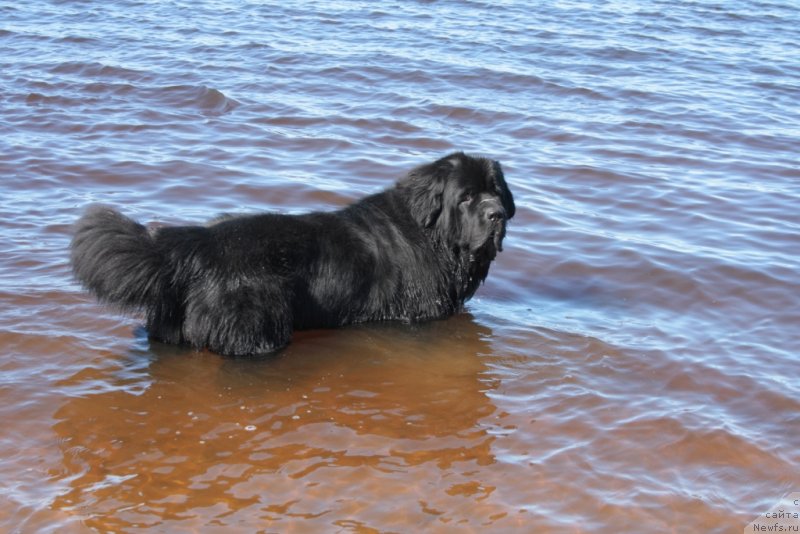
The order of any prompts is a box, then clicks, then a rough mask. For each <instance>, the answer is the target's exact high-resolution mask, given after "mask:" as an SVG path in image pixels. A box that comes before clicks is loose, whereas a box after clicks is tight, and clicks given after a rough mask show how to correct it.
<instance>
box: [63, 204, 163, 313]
mask: <svg viewBox="0 0 800 534" xmlns="http://www.w3.org/2000/svg"><path fill="white" fill-rule="evenodd" d="M70 248H71V254H70V260H71V262H72V271H73V273H74V274H75V277H76V278H77V279H78V280H79V281H80V282H81V283H82V284H83V286H84V287H85V288H87V289H88V290H89V291H91V292H92V293H93V294H94V295H95V296H96V297H97V298H98V299H99V300H100V301H101V302H104V303H107V304H112V305H114V306H116V307H119V308H121V309H123V310H130V311H134V310H142V309H146V308H148V307H151V306H153V305H154V304H156V302H157V299H158V295H159V294H160V290H161V287H160V286H161V284H162V283H163V280H165V274H166V273H165V271H166V261H165V258H164V256H163V255H162V253H161V252H160V251H159V248H158V247H156V243H155V240H154V239H153V237H152V236H151V235H150V233H149V232H148V230H147V228H145V227H144V226H142V225H141V224H139V223H137V222H135V221H133V220H131V219H129V218H127V217H125V216H124V215H122V214H121V213H119V212H118V211H115V210H113V209H111V208H109V207H106V206H92V207H90V208H89V209H88V210H87V211H86V213H85V214H84V215H83V217H81V218H80V219H79V220H78V222H77V223H76V224H75V234H74V236H73V238H72V244H71V247H70Z"/></svg>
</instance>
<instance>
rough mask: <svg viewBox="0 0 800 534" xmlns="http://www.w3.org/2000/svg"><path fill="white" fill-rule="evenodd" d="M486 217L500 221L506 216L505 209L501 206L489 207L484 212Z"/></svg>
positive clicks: (493, 220)
mask: <svg viewBox="0 0 800 534" xmlns="http://www.w3.org/2000/svg"><path fill="white" fill-rule="evenodd" d="M486 218H487V219H489V220H490V221H492V222H497V221H502V220H505V218H506V210H504V209H503V208H494V207H493V208H491V209H490V210H489V211H488V212H487V213H486Z"/></svg>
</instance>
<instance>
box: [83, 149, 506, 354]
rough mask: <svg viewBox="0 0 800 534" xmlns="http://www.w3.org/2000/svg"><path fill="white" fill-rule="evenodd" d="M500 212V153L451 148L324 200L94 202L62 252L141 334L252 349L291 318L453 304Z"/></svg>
mask: <svg viewBox="0 0 800 534" xmlns="http://www.w3.org/2000/svg"><path fill="white" fill-rule="evenodd" d="M513 216H514V199H513V197H512V195H511V192H510V191H509V189H508V186H507V185H506V182H505V179H504V177H503V172H502V170H501V168H500V164H499V163H498V162H496V161H492V160H489V159H484V158H474V157H471V156H467V155H465V154H463V153H460V152H458V153H454V154H450V155H449V156H446V157H444V158H442V159H440V160H438V161H436V162H434V163H431V164H428V165H423V166H420V167H418V168H416V169H414V170H412V171H411V172H410V173H408V174H407V175H406V176H405V177H404V178H403V179H401V180H400V181H399V182H398V183H397V184H395V186H394V187H392V188H391V189H388V190H386V191H384V192H382V193H378V194H375V195H372V196H369V197H366V198H364V199H362V200H360V201H358V202H356V203H354V204H352V205H350V206H348V207H346V208H344V209H341V210H339V211H334V212H324V213H320V212H317V213H308V214H305V215H276V214H268V213H266V214H258V215H247V216H225V217H223V218H221V219H217V220H215V221H213V222H212V223H211V224H209V225H207V226H181V227H165V228H158V229H156V230H148V229H147V228H145V227H144V226H142V225H140V224H138V223H136V222H134V221H132V220H131V219H128V218H127V217H125V216H123V215H121V214H120V213H119V212H117V211H114V210H113V209H111V208H107V207H102V206H95V207H92V208H90V209H89V210H88V211H87V212H86V214H85V215H84V216H83V217H82V218H81V219H80V220H79V221H78V222H77V225H76V228H75V236H74V238H73V240H72V256H71V260H72V267H73V271H74V273H75V276H76V277H77V278H78V280H80V281H81V282H82V283H83V285H84V286H85V287H86V288H88V289H89V290H90V291H91V292H92V293H94V294H95V295H96V296H97V297H98V299H99V300H101V301H103V302H106V303H110V304H113V305H115V306H117V307H119V308H121V309H122V310H127V311H137V310H138V311H144V313H145V314H146V317H147V329H148V331H149V334H150V336H151V337H153V338H155V339H157V340H160V341H163V342H167V343H188V344H190V345H192V346H193V347H196V348H204V347H207V348H209V349H211V350H213V351H215V352H219V353H222V354H226V355H247V354H259V353H267V352H271V351H274V350H276V349H279V348H281V347H283V346H285V345H286V344H288V343H289V340H290V338H291V335H292V330H293V329H305V328H324V327H334V326H340V325H345V324H349V323H359V322H364V321H385V320H401V321H408V322H413V321H424V320H428V319H437V318H442V317H446V316H448V315H451V314H453V313H455V312H457V311H459V310H460V309H461V308H462V306H463V304H464V302H465V301H466V300H468V299H469V298H470V297H472V295H473V294H474V293H475V290H476V289H477V288H478V285H479V284H480V283H481V282H482V281H483V280H484V279H485V278H486V275H487V274H488V272H489V264H490V263H491V262H492V260H493V259H494V258H495V255H496V254H497V252H498V251H500V250H502V246H501V245H502V241H503V237H504V236H505V232H506V221H507V220H508V219H510V218H511V217H513Z"/></svg>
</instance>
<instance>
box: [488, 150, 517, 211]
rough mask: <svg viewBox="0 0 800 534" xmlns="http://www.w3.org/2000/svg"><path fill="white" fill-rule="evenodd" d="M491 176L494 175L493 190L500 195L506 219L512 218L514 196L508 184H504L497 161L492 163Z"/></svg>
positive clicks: (514, 208)
mask: <svg viewBox="0 0 800 534" xmlns="http://www.w3.org/2000/svg"><path fill="white" fill-rule="evenodd" d="M492 174H493V175H494V176H493V178H494V184H495V188H496V189H497V193H498V194H499V195H500V203H501V204H503V209H504V210H506V217H507V218H509V219H510V218H511V217H513V216H514V212H515V211H516V207H515V206H514V196H513V195H512V194H511V190H510V189H509V188H508V184H506V179H505V176H504V175H503V169H502V167H500V162H499V161H492Z"/></svg>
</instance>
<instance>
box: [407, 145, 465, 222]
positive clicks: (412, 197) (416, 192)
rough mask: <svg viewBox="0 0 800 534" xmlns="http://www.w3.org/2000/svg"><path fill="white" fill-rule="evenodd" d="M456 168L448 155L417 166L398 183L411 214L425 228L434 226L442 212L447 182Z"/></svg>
mask: <svg viewBox="0 0 800 534" xmlns="http://www.w3.org/2000/svg"><path fill="white" fill-rule="evenodd" d="M454 168H455V164H454V161H453V160H452V158H451V157H450V156H448V157H445V158H442V159H440V160H437V161H434V162H433V163H428V164H427V165H421V166H419V167H417V168H416V169H414V170H412V171H411V172H409V173H408V174H407V175H406V176H405V178H403V179H402V180H400V182H398V184H397V185H398V188H399V189H400V190H402V191H404V192H405V194H406V199H407V201H408V207H409V209H410V210H411V215H412V216H413V217H414V219H416V220H417V222H418V223H419V224H420V225H422V226H424V227H425V228H430V227H431V226H433V225H434V224H435V223H436V220H437V219H438V218H439V215H440V214H441V213H442V202H443V201H442V197H443V196H444V189H445V183H446V182H447V178H448V177H449V176H450V174H451V173H452V172H453V170H454Z"/></svg>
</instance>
